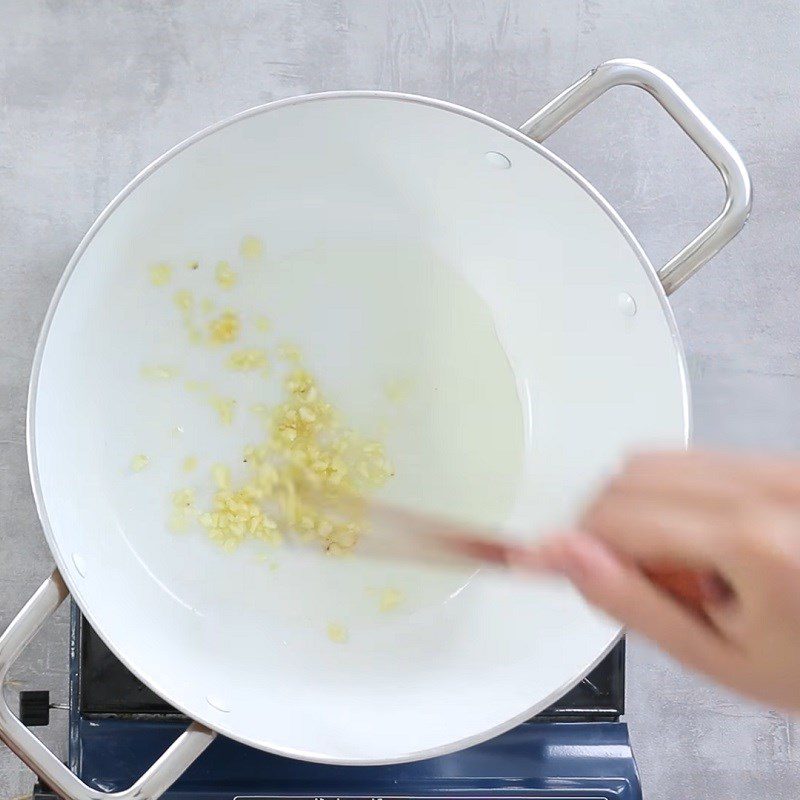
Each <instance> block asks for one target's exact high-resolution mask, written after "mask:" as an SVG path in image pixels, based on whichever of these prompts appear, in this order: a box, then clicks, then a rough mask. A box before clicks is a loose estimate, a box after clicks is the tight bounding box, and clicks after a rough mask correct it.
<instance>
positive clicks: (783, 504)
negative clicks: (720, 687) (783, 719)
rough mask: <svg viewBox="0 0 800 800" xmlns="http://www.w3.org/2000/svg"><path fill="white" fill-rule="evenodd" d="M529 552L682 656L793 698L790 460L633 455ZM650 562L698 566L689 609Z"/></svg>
mask: <svg viewBox="0 0 800 800" xmlns="http://www.w3.org/2000/svg"><path fill="white" fill-rule="evenodd" d="M535 552H536V554H537V557H538V558H540V559H541V560H542V561H543V562H544V563H545V564H546V566H547V567H548V568H549V569H552V570H554V571H557V572H560V573H562V574H564V575H565V576H566V577H567V578H568V579H569V580H571V581H572V583H573V584H574V585H575V586H576V588H577V589H578V590H579V591H580V592H581V593H582V594H583V595H584V596H585V597H586V599H587V600H588V601H589V602H590V603H592V604H593V605H595V606H597V607H598V608H600V609H601V610H603V611H605V612H606V613H608V614H609V615H610V616H612V617H614V618H616V619H618V620H619V621H620V622H622V623H623V624H624V625H626V626H628V627H630V628H631V629H633V630H636V631H638V632H640V633H642V634H643V635H644V636H645V637H647V638H649V639H651V640H652V641H653V642H655V643H656V644H658V645H660V646H661V647H662V648H663V649H664V650H665V651H666V652H668V653H670V654H671V655H672V656H674V657H675V658H677V659H678V660H680V661H682V662H683V663H685V664H686V665H688V666H689V667H692V668H694V669H697V670H699V671H701V672H704V673H706V674H707V675H709V676H711V677H712V678H714V679H716V680H717V681H719V682H720V683H723V684H725V685H727V686H729V687H731V688H733V689H735V690H737V691H739V692H741V693H743V694H746V695H749V696H750V697H753V698H755V699H757V700H760V701H762V702H765V703H769V704H774V705H778V706H782V707H784V708H787V709H794V710H800V461H797V460H790V459H778V458H759V457H751V456H734V455H723V454H712V453H704V452H688V453H687V452H678V453H656V454H651V455H642V456H637V457H634V458H632V459H630V460H629V461H628V462H627V463H626V465H625V466H624V468H623V469H622V471H621V472H620V473H619V474H618V475H617V476H615V477H614V478H613V479H612V480H611V481H610V483H609V484H608V485H607V486H606V487H605V489H604V490H603V491H602V492H601V493H600V494H599V496H598V497H597V498H596V499H595V501H594V502H593V503H592V504H591V505H590V506H589V508H588V509H587V510H586V512H585V514H584V515H583V517H582V518H581V520H580V522H579V524H578V527H577V530H576V531H574V532H566V533H562V534H557V535H555V536H553V537H552V538H550V539H548V540H546V541H545V542H544V543H543V544H542V545H540V546H539V547H537V548H536V551H535ZM655 565H658V566H661V565H668V566H670V567H675V568H678V569H680V570H683V569H688V570H693V571H696V574H697V575H699V576H701V577H700V580H701V581H705V583H706V591H705V593H704V599H703V600H702V601H701V602H702V610H701V612H700V613H698V612H697V610H696V609H694V610H693V609H692V608H689V607H687V605H686V604H685V603H682V602H680V601H679V600H676V598H675V596H673V595H672V594H670V593H669V592H667V591H665V590H664V589H663V587H662V586H659V585H657V584H656V583H655V582H654V581H653V580H651V578H650V577H648V575H647V570H648V569H649V568H650V567H653V566H655ZM703 576H705V577H703Z"/></svg>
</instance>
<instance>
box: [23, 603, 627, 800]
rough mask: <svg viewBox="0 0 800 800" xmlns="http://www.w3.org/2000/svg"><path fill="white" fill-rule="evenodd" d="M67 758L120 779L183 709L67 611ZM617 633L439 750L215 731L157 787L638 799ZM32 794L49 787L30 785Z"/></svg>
mask: <svg viewBox="0 0 800 800" xmlns="http://www.w3.org/2000/svg"><path fill="white" fill-rule="evenodd" d="M70 659H71V661H70V663H71V676H70V692H71V697H70V724H69V736H70V739H69V762H70V766H71V768H72V770H73V771H74V772H76V773H77V774H78V776H79V777H80V778H81V779H83V780H84V781H85V782H87V783H89V784H90V785H92V786H95V787H96V788H97V789H100V790H103V791H108V792H113V791H119V790H121V789H125V788H127V787H128V786H129V785H130V784H131V783H133V781H134V780H135V779H136V778H138V777H139V776H140V775H141V774H142V773H143V772H144V771H145V770H146V769H147V768H148V767H149V766H150V765H151V764H152V763H153V761H154V760H155V759H156V758H157V757H158V756H159V755H161V753H162V752H163V751H164V750H165V749H166V748H167V747H168V746H169V744H170V743H171V742H172V741H173V740H174V739H175V738H176V737H177V736H178V734H179V733H180V732H181V731H182V730H183V729H184V728H185V725H186V721H185V720H184V719H182V718H181V716H180V715H179V714H177V713H176V712H175V711H174V710H173V709H171V708H170V707H169V706H168V705H166V704H165V703H164V701H163V700H161V699H160V698H159V697H157V696H156V695H154V694H153V693H152V692H150V691H149V690H148V689H147V688H146V687H144V686H143V685H142V684H141V683H139V682H138V681H137V680H136V679H135V678H134V677H133V676H132V675H131V674H130V673H129V672H128V671H127V670H126V669H125V668H124V667H122V665H121V664H120V663H119V662H118V661H117V660H116V659H115V658H114V657H113V655H112V654H111V653H110V652H109V651H108V650H107V648H105V646H104V645H103V644H102V642H101V641H100V639H99V638H98V637H97V636H96V634H94V632H93V631H92V630H91V628H90V627H89V626H88V625H87V624H86V622H85V621H84V620H83V618H82V617H81V615H80V613H79V612H78V611H77V608H73V615H72V647H71V654H70ZM623 700H624V644H620V646H618V647H617V648H616V649H615V650H614V651H612V653H611V654H610V655H609V656H608V658H607V659H605V661H604V662H603V663H602V664H601V665H600V666H599V667H598V668H597V669H596V670H595V671H594V672H593V673H592V674H591V675H589V676H588V678H587V679H586V680H584V681H583V682H582V683H581V684H580V685H579V686H577V687H575V689H573V690H572V691H571V692H569V693H568V694H567V695H565V696H564V697H563V698H562V699H561V700H559V701H558V702H557V703H556V704H554V705H553V707H551V708H550V709H548V710H547V711H546V712H544V714H542V715H539V716H538V717H536V718H534V719H533V720H531V721H529V722H526V723H524V724H522V725H520V726H519V727H517V728H515V729H513V730H511V731H509V732H508V733H505V734H503V735H501V736H498V737H496V738H495V739H493V740H491V741H489V742H484V743H483V744H480V745H477V746H475V747H471V748H468V749H466V750H462V751H461V752H458V753H453V754H451V755H448V756H442V757H439V758H432V759H427V760H424V761H417V762H413V763H410V764H396V765H391V766H383V767H336V766H329V765H324V764H310V763H305V762H300V761H295V760H292V759H287V758H283V757H279V756H273V755H270V754H268V753H262V752H260V751H258V750H254V749H252V748H249V747H245V746H244V745H241V744H238V743H236V742H232V741H230V740H227V739H222V738H219V739H218V740H216V741H215V742H214V743H213V744H212V745H211V747H210V748H209V749H208V750H207V751H206V752H205V753H204V754H203V755H202V756H201V757H200V758H199V759H198V761H197V762H196V763H195V764H193V765H192V766H191V767H190V768H189V770H188V771H187V772H186V774H185V775H184V776H183V777H182V778H181V779H180V780H179V781H178V782H177V783H176V784H175V785H174V786H173V787H172V789H170V790H169V791H168V792H167V793H166V794H165V795H163V797H164V798H165V800H234V798H241V799H242V800H244V798H251V799H252V800H255V799H256V798H259V799H260V798H297V799H299V798H309V799H310V798H317V799H319V800H329V799H330V800H333V799H334V798H341V799H344V798H365V799H366V798H420V799H421V800H422V799H423V798H431V800H433V799H434V798H465V799H466V798H470V800H475V799H477V798H492V799H493V800H497V799H498V798H505V797H509V798H520V799H521V798H531V800H532V799H533V798H561V799H562V800H612V798H613V799H614V800H641V797H642V795H641V788H640V783H639V777H638V774H637V770H636V763H635V760H634V757H633V752H632V750H631V746H630V742H629V739H628V728H627V725H626V724H625V723H624V722H620V721H619V717H620V716H621V714H622V713H623V710H624V703H623ZM34 798H35V799H36V800H46V799H48V800H49V799H50V798H52V795H50V794H49V793H48V792H47V790H46V789H44V788H43V787H37V788H36V789H35V791H34Z"/></svg>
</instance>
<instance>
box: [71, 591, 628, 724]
mask: <svg viewBox="0 0 800 800" xmlns="http://www.w3.org/2000/svg"><path fill="white" fill-rule="evenodd" d="M71 639H72V652H71V663H72V664H79V665H80V669H79V672H78V674H76V675H73V680H74V682H75V685H74V687H73V691H72V693H71V696H72V703H73V704H74V705H76V706H77V707H78V708H79V710H80V714H81V716H83V717H91V716H96V717H108V716H125V717H127V718H130V717H132V716H135V717H147V718H149V717H154V716H164V715H171V716H174V715H177V712H176V711H175V709H173V708H172V707H171V706H169V705H168V704H167V703H165V702H164V700H163V699H162V698H160V697H159V696H158V695H156V694H155V693H153V692H152V691H151V690H150V689H149V688H147V687H146V686H145V685H144V684H143V683H141V682H140V681H139V680H138V679H137V678H135V677H134V676H133V675H132V674H131V673H130V672H129V671H128V670H127V669H126V668H125V667H124V666H123V665H122V664H121V663H120V662H119V661H118V660H117V658H116V657H115V656H114V655H113V654H112V653H111V651H110V650H109V649H108V648H107V647H106V645H105V644H104V642H103V641H102V640H101V639H100V637H99V636H98V635H97V634H96V633H95V632H94V631H93V630H92V628H91V627H90V626H89V624H88V623H87V622H86V620H85V619H84V618H83V616H82V615H81V614H80V611H79V610H78V608H77V606H76V605H75V604H74V603H73V606H72V637H71ZM624 713H625V640H624V639H622V640H620V642H618V643H617V644H616V645H615V646H614V648H612V650H611V651H610V652H609V654H608V655H607V656H606V657H605V658H604V659H603V660H602V661H601V662H600V663H599V664H598V665H597V667H595V669H594V670H592V672H591V673H589V675H588V676H587V677H586V678H584V679H583V680H582V681H581V682H580V683H578V684H577V685H576V686H575V687H573V688H572V689H571V690H570V691H569V692H567V693H566V694H565V695H564V696H563V697H561V698H560V699H559V700H557V701H556V702H555V703H553V705H552V706H550V707H549V708H548V709H546V710H545V711H543V712H542V713H540V714H538V715H537V716H536V717H534V719H535V720H536V721H537V722H547V721H554V722H556V721H557V722H591V721H602V722H613V721H616V720H618V719H619V718H620V717H621V716H622V715H623V714H624Z"/></svg>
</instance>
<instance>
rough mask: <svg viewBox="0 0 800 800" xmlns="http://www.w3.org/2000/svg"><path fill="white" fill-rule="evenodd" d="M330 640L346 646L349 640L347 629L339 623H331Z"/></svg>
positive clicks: (329, 627) (329, 625)
mask: <svg viewBox="0 0 800 800" xmlns="http://www.w3.org/2000/svg"><path fill="white" fill-rule="evenodd" d="M328 638H329V639H330V640H331V641H332V642H334V643H335V644H344V643H345V642H346V641H347V640H348V638H349V636H348V633H347V628H345V626H344V625H340V624H339V623H338V622H329V623H328Z"/></svg>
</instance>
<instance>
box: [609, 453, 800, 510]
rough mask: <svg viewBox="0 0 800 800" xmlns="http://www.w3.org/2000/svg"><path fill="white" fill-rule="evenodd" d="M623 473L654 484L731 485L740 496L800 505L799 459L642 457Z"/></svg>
mask: <svg viewBox="0 0 800 800" xmlns="http://www.w3.org/2000/svg"><path fill="white" fill-rule="evenodd" d="M623 473H625V474H626V475H630V476H633V475H639V476H640V477H644V478H649V479H651V480H664V481H669V480H671V479H672V480H680V479H681V478H683V479H684V480H685V481H686V482H688V481H692V480H699V481H701V482H702V481H708V482H709V483H712V482H713V483H714V484H717V485H719V486H720V487H721V486H723V485H725V484H727V485H728V486H738V487H739V491H740V492H746V491H752V492H754V493H757V494H759V495H761V496H763V497H768V498H772V499H774V500H778V501H780V502H790V503H800V464H798V462H797V460H795V459H788V458H779V457H775V456H762V455H749V454H748V455H740V454H735V453H725V452H713V451H706V450H692V451H689V452H686V451H675V452H653V453H640V454H637V455H634V456H632V457H631V458H630V459H629V460H628V461H627V462H626V464H625V466H624V467H623Z"/></svg>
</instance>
